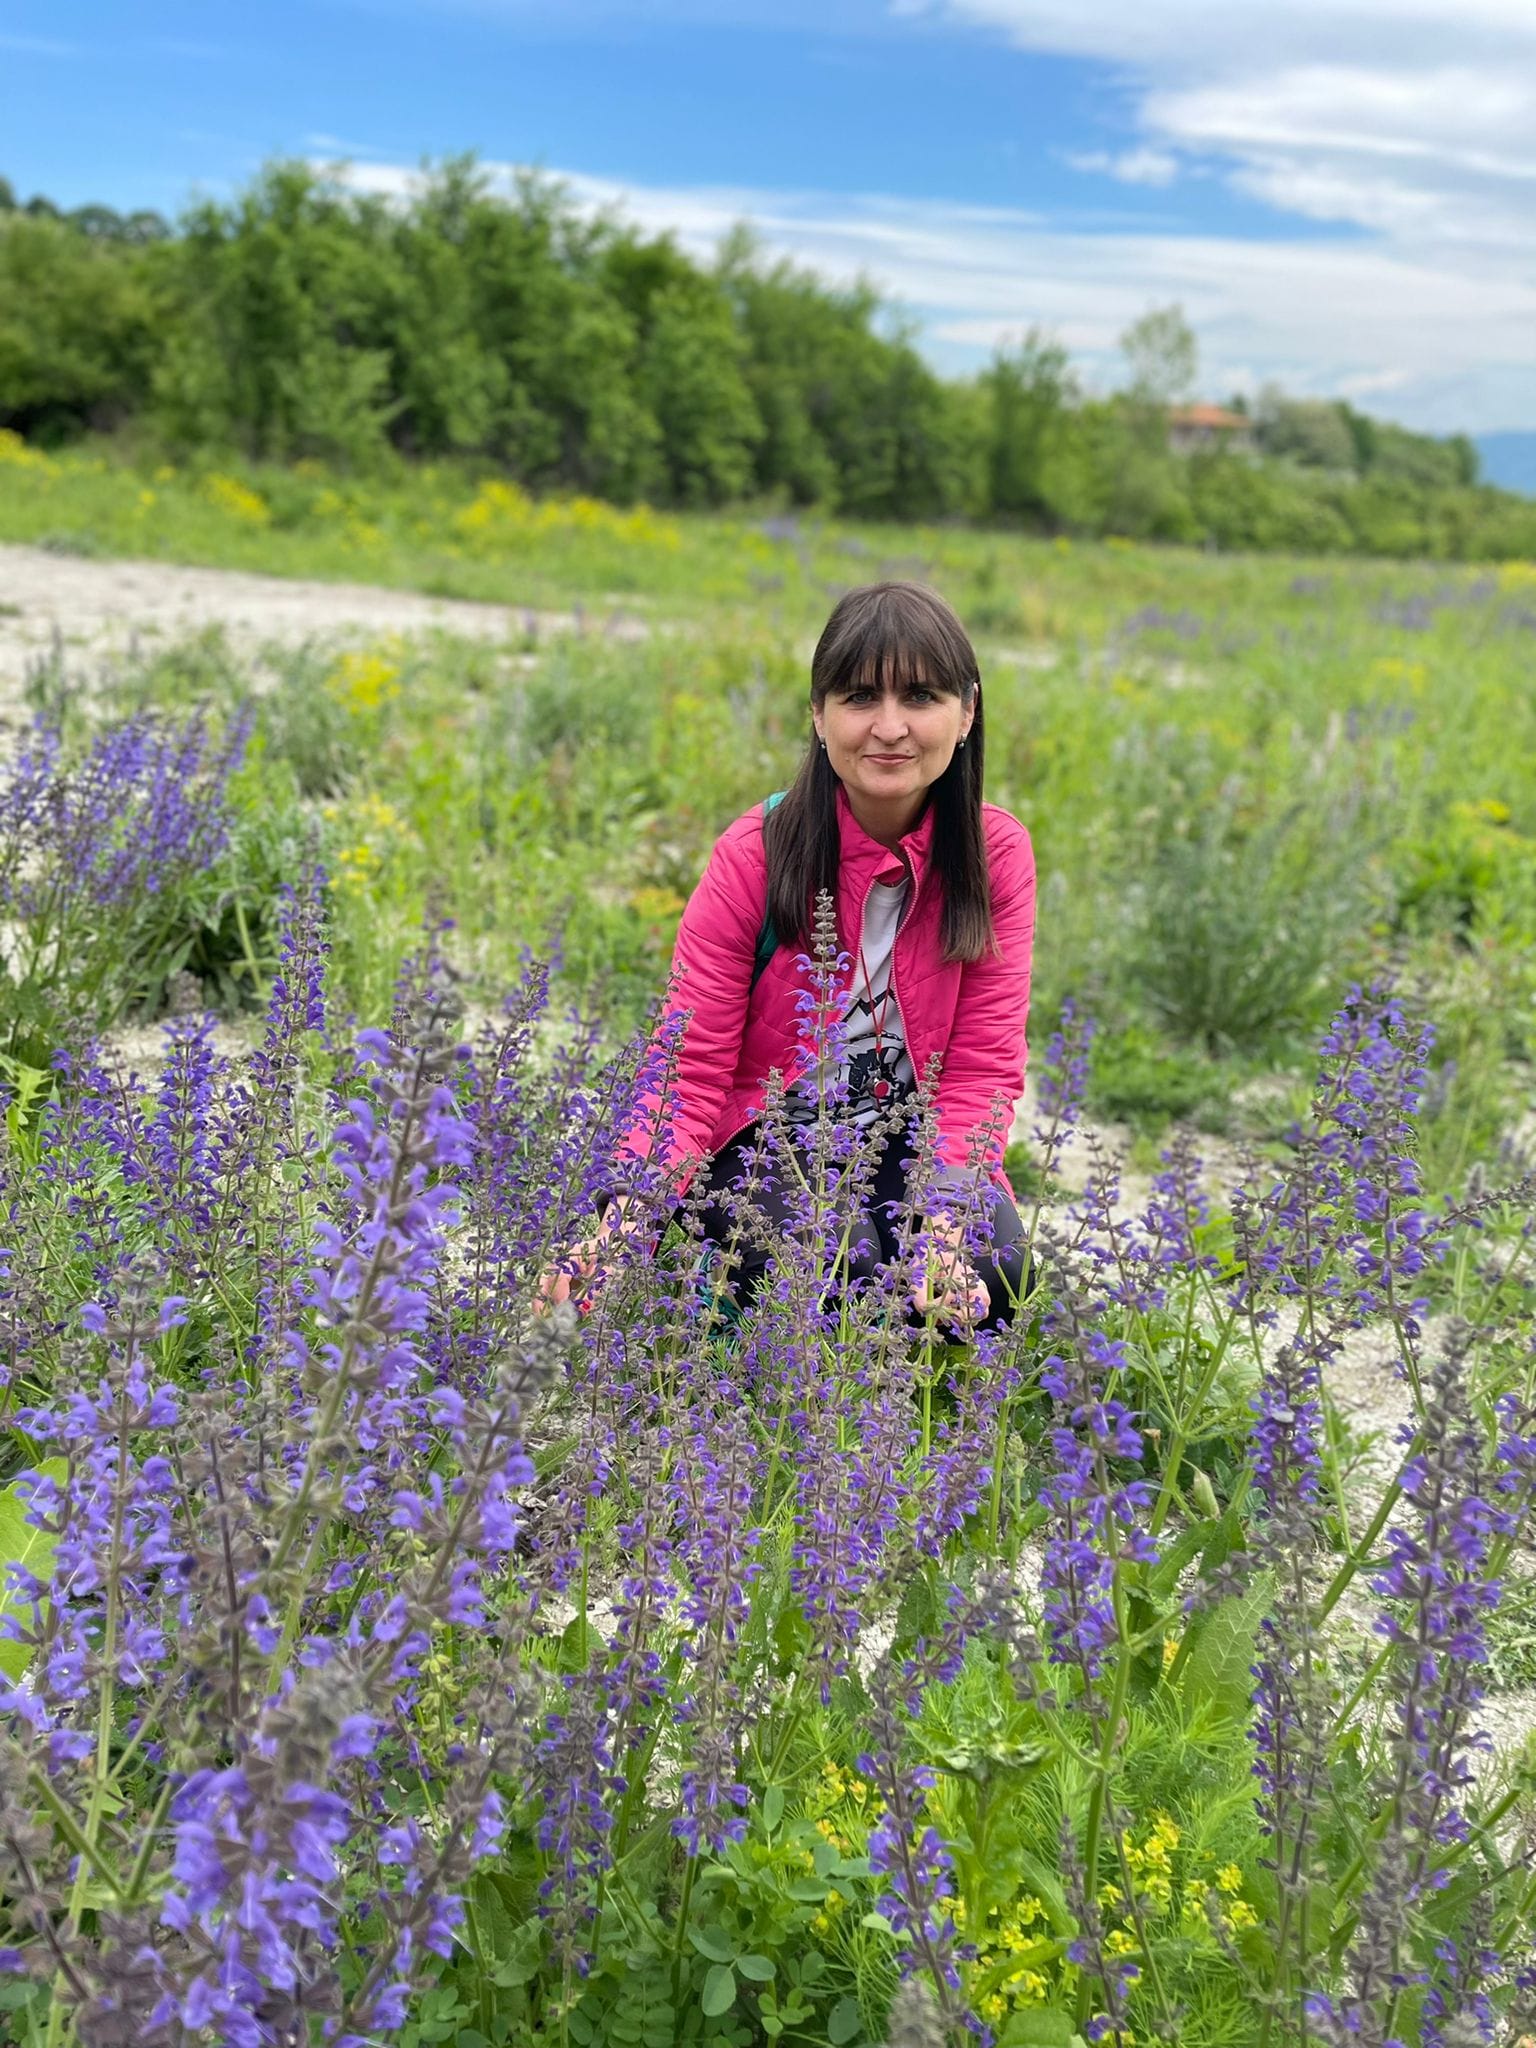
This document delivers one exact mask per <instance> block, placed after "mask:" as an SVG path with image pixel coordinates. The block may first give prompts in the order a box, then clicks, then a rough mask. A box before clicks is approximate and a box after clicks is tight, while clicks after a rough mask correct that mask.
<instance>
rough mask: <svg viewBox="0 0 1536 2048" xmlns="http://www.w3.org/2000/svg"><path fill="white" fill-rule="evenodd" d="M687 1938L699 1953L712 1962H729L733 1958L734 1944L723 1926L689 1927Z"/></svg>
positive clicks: (734, 1953) (734, 1954)
mask: <svg viewBox="0 0 1536 2048" xmlns="http://www.w3.org/2000/svg"><path fill="white" fill-rule="evenodd" d="M688 1939H689V1940H690V1941H691V1942H692V1943H693V1945H694V1947H695V1948H696V1949H697V1950H698V1952H699V1954H700V1955H701V1956H704V1957H706V1958H707V1959H708V1960H709V1961H710V1962H712V1963H729V1962H732V1961H734V1960H735V1956H736V1944H735V1942H734V1941H732V1939H731V1937H730V1936H729V1935H728V1934H727V1933H726V1931H725V1929H724V1928H723V1927H690V1928H689V1930H688Z"/></svg>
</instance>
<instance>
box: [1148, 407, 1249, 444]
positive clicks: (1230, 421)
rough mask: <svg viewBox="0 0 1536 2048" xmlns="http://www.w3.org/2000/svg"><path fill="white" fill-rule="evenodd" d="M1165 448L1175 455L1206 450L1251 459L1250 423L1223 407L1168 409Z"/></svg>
mask: <svg viewBox="0 0 1536 2048" xmlns="http://www.w3.org/2000/svg"><path fill="white" fill-rule="evenodd" d="M1168 446H1169V447H1170V448H1171V449H1172V451H1173V453H1174V454H1175V455H1193V454H1195V453H1197V452H1198V451H1199V450H1201V449H1207V448H1230V449H1231V450H1232V451H1233V452H1234V453H1235V454H1239V455H1251V454H1253V452H1254V449H1255V446H1256V444H1255V441H1254V437H1253V421H1252V420H1251V419H1249V417H1248V415H1247V414H1246V413H1245V412H1230V411H1228V409H1227V407H1226V406H1224V405H1171V406H1170V407H1169V408H1168Z"/></svg>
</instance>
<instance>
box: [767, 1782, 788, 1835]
mask: <svg viewBox="0 0 1536 2048" xmlns="http://www.w3.org/2000/svg"><path fill="white" fill-rule="evenodd" d="M783 1818H784V1787H783V1786H782V1785H770V1786H769V1787H768V1790H767V1791H766V1792H765V1793H764V1794H763V1826H764V1827H765V1828H766V1829H767V1830H768V1832H769V1834H770V1835H771V1834H772V1833H773V1831H774V1829H775V1828H776V1827H777V1826H778V1824H779V1822H780V1821H781V1820H782V1819H783Z"/></svg>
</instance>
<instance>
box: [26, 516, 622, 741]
mask: <svg viewBox="0 0 1536 2048" xmlns="http://www.w3.org/2000/svg"><path fill="white" fill-rule="evenodd" d="M593 623H599V622H597V621H593V620H591V619H590V618H589V616H587V615H584V614H582V613H581V612H579V611H573V612H547V611H533V610H531V609H528V608H527V607H524V606H522V605H503V604H474V603H470V602H468V601H467V600H465V599H463V598H445V597H428V596H426V595H424V594H423V593H422V592H420V591H414V590H387V589H381V588H378V587H376V586H374V585H371V584H366V583H307V582H299V581H296V580H294V579H291V578H288V577H284V576H255V575H250V574H248V573H247V572H246V571H244V570H239V569H195V568H188V567H186V566H184V565H183V564H180V563H176V562H132V561H128V562H123V561H113V562H95V561H87V560H83V559H82V558H81V557H79V556H77V555H59V554H53V553H51V552H49V551H48V550H46V549H44V548H30V547H9V546H0V708H5V709H8V708H10V706H12V705H13V704H14V703H15V701H16V699H17V696H18V693H19V691H20V689H21V685H22V683H23V682H24V681H25V679H26V675H27V671H28V668H29V667H30V666H31V664H32V663H33V662H35V661H37V660H38V659H39V658H40V657H42V656H44V655H46V654H47V652H48V650H49V648H50V647H51V646H52V645H53V642H54V640H55V638H56V637H61V638H62V640H63V644H64V647H65V649H66V651H71V650H72V651H74V652H75V653H77V654H81V653H84V654H89V655H101V656H108V655H111V654H115V653H121V652H123V651H124V650H125V649H126V648H127V647H128V646H129V644H130V642H131V641H133V640H135V639H137V640H138V641H140V642H149V643H150V644H154V643H155V642H157V641H161V640H163V641H165V642H167V643H169V642H171V641H174V640H177V639H187V638H189V637H190V636H192V635H193V634H196V633H200V632H203V631H204V630H205V629H206V628H208V627H210V626H221V627H222V628H223V629H224V631H225V632H226V633H227V635H228V636H229V639H230V641H231V642H232V643H233V644H234V645H235V646H236V647H239V648H242V649H246V650H250V651H252V652H254V651H255V650H256V649H257V648H259V647H261V646H263V645H270V644H272V643H277V644H279V645H283V646H296V645H299V644H300V643H302V642H303V641H306V640H316V639H335V640H345V639H351V638H366V639H378V638H380V637H382V636H383V635H385V634H389V633H427V632H434V631H436V632H445V633H455V634H459V635H462V636H463V637H464V638H466V639H472V640H504V639H508V638H515V639H518V640H523V639H527V638H529V637H534V638H543V637H544V636H546V635H548V634H550V633H561V632H576V631H581V630H583V629H584V628H585V627H587V626H588V625H589V624H593ZM600 623H601V629H602V630H603V631H604V632H606V633H608V634H610V635H611V636H612V637H614V638H616V639H637V638H640V637H642V636H643V635H644V633H645V631H646V628H645V626H644V625H643V623H642V622H641V621H639V620H637V619H634V618H631V617H627V616H620V615H616V616H615V617H613V618H610V619H604V620H602V621H600Z"/></svg>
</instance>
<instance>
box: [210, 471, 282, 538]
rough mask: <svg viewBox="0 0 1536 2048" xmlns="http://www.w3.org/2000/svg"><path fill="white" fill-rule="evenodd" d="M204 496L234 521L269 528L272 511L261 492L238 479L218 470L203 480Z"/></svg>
mask: <svg viewBox="0 0 1536 2048" xmlns="http://www.w3.org/2000/svg"><path fill="white" fill-rule="evenodd" d="M203 496H204V497H205V498H206V499H207V500H208V502H209V504H210V505H217V506H218V508H219V510H220V511H221V512H227V513H228V514H229V516H230V517H231V518H232V519H238V520H241V521H242V522H243V523H244V524H245V525H247V526H269V525H270V524H271V521H272V510H271V507H270V506H269V505H268V504H267V501H266V499H265V498H264V497H262V495H261V493H260V492H259V491H253V490H252V489H251V488H250V486H249V485H248V484H243V483H241V482H240V480H239V478H238V477H232V476H221V475H220V474H219V472H218V471H217V470H215V471H214V472H213V473H212V474H211V475H209V476H205V477H204V478H203Z"/></svg>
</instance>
